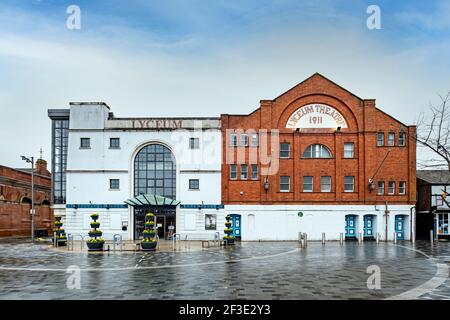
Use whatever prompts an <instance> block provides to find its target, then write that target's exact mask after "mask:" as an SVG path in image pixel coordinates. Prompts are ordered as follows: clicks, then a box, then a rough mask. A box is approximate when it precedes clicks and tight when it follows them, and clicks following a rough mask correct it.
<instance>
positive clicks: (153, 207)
mask: <svg viewBox="0 0 450 320" xmlns="http://www.w3.org/2000/svg"><path fill="white" fill-rule="evenodd" d="M133 186H134V190H133V193H134V196H135V197H138V196H141V195H142V196H144V197H145V199H148V201H145V202H143V203H142V204H141V205H137V206H134V239H135V240H137V239H140V238H141V237H142V232H143V230H144V220H145V214H146V213H147V212H149V211H151V212H153V213H154V214H155V216H156V224H157V227H158V236H159V237H160V238H166V237H167V236H168V235H170V234H173V233H174V232H175V217H176V206H175V205H170V204H167V203H168V202H167V201H163V202H162V203H161V201H160V202H158V201H153V200H157V199H156V197H155V196H160V197H164V198H166V199H171V200H175V198H176V161H175V157H174V155H173V153H172V151H171V150H170V149H169V148H168V147H166V146H165V145H163V144H160V143H151V144H148V145H146V146H145V147H143V148H142V149H141V150H139V152H138V153H137V154H136V157H135V159H134V184H133Z"/></svg>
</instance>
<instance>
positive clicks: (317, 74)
mask: <svg viewBox="0 0 450 320" xmlns="http://www.w3.org/2000/svg"><path fill="white" fill-rule="evenodd" d="M316 77H320V78H322V79H324V80H325V81H327V82H330V83H332V84H333V85H335V86H337V87H339V88H340V89H342V90H343V91H345V92H348V93H349V94H351V95H352V96H354V97H355V98H357V99H359V100H363V99H361V98H360V97H358V96H357V95H356V94H354V93H352V92H350V91H348V90H347V89H345V88H344V87H341V86H340V85H338V84H337V83H336V82H334V81H332V80H330V79H328V78H327V77H325V76H323V75H322V74H320V73H318V72H316V73H314V74H313V75H312V76H310V77H308V78H306V79H305V80H303V81H302V82H300V83H298V84H296V85H295V86H293V87H292V88H290V89H289V90H287V91H285V92H283V93H282V94H280V95H279V96H278V97H276V98H275V99H274V100H277V99H278V98H280V97H281V96H283V95H285V94H286V93H288V92H289V91H291V90H294V89H296V88H297V87H299V86H301V85H303V84H304V83H306V82H308V81H310V80H311V79H312V78H316Z"/></svg>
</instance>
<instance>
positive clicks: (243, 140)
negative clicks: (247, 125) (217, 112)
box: [241, 133, 248, 147]
mask: <svg viewBox="0 0 450 320" xmlns="http://www.w3.org/2000/svg"><path fill="white" fill-rule="evenodd" d="M241 147H248V135H247V134H246V133H243V134H241Z"/></svg>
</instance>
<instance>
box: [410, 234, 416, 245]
mask: <svg viewBox="0 0 450 320" xmlns="http://www.w3.org/2000/svg"><path fill="white" fill-rule="evenodd" d="M411 243H412V244H414V243H416V235H415V233H414V231H412V232H411Z"/></svg>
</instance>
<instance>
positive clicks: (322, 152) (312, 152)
mask: <svg viewBox="0 0 450 320" xmlns="http://www.w3.org/2000/svg"><path fill="white" fill-rule="evenodd" d="M302 158H308V159H309V158H331V152H330V150H329V149H328V148H327V147H326V146H324V145H323V144H312V145H310V146H309V147H308V148H306V149H305V151H304V152H303V156H302Z"/></svg>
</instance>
